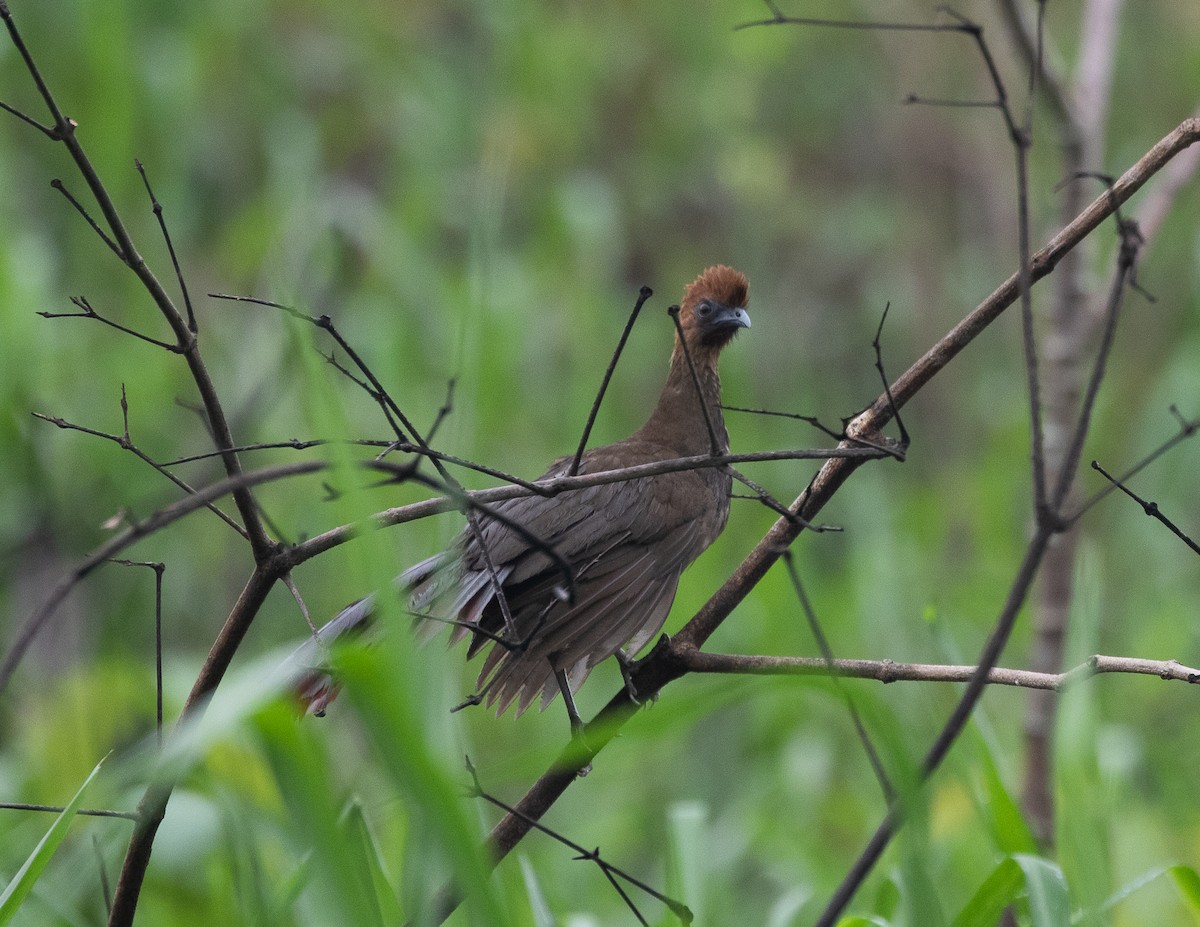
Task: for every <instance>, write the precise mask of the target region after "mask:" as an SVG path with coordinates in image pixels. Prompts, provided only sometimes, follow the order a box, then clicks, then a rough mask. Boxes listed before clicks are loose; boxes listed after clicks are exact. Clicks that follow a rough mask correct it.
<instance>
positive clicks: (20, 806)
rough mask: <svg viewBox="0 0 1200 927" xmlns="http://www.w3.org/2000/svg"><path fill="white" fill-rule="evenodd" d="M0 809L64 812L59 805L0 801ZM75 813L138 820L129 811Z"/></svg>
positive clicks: (93, 809)
mask: <svg viewBox="0 0 1200 927" xmlns="http://www.w3.org/2000/svg"><path fill="white" fill-rule="evenodd" d="M0 808H3V809H4V810H5V811H43V812H46V813H47V814H62V813H63V811H65V810H66V809H65V808H63V807H62V806H61V805H30V804H26V803H25V802H19V801H0ZM75 813H76V814H82V815H84V816H86V817H90V818H123V819H125V820H126V821H136V820H137V819H138V816H137V815H136V814H134V813H133V812H131V811H111V810H109V809H107V808H80V809H79V810H78V811H76V812H75Z"/></svg>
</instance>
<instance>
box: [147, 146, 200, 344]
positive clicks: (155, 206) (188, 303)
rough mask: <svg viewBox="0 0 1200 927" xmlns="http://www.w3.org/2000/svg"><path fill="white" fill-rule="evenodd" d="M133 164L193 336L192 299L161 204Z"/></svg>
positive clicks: (194, 319)
mask: <svg viewBox="0 0 1200 927" xmlns="http://www.w3.org/2000/svg"><path fill="white" fill-rule="evenodd" d="M133 163H134V165H135V166H136V167H137V172H138V173H139V174H141V175H142V183H143V184H145V186H146V195H147V196H149V197H150V208H151V209H152V210H153V212H154V217H155V218H156V219H158V228H159V230H160V231H161V232H162V237H163V241H165V242H166V243H167V253H168V254H170V255H171V266H172V267H174V268H175V280H176V281H177V282H178V283H179V292H180V294H181V295H182V296H183V305H184V308H186V309H187V319H188V328H189V329H190V330H191V332H192V334H195V333H196V312H195V310H194V309H193V308H192V297H191V296H190V295H188V288H187V281H186V280H185V279H184V277H183V271H182V270H180V269H179V258H178V257H177V256H176V254H175V244H174V242H172V241H171V233H170V231H168V229H167V222H166V220H165V219H164V218H163V208H162V204H161V203H159V201H158V197H156V196H155V195H154V190H152V189H151V187H150V178H149V177H147V176H146V169H145V168H144V167H142V162H141V161H139V160H137V159H136V158H135V159H134V162H133Z"/></svg>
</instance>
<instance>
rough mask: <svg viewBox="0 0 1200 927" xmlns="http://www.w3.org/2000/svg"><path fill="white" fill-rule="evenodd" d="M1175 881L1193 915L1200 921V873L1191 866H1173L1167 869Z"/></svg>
mask: <svg viewBox="0 0 1200 927" xmlns="http://www.w3.org/2000/svg"><path fill="white" fill-rule="evenodd" d="M1167 871H1168V872H1170V873H1171V878H1172V879H1173V880H1174V881H1175V888H1176V889H1178V890H1179V895H1180V897H1181V898H1183V900H1184V902H1185V903H1186V904H1187V906H1188V910H1189V911H1191V912H1192V915H1193V916H1194V917H1195V918H1196V919H1197V920H1198V921H1200V874H1198V873H1197V872H1196V870H1195V869H1193V868H1192V867H1191V866H1172V867H1171V868H1170V869H1168V870H1167Z"/></svg>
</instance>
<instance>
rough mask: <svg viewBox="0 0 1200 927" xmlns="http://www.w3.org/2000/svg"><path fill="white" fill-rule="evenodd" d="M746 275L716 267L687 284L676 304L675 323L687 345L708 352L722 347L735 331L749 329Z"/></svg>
mask: <svg viewBox="0 0 1200 927" xmlns="http://www.w3.org/2000/svg"><path fill="white" fill-rule="evenodd" d="M749 289H750V284H749V282H748V281H747V280H746V275H745V274H743V273H742V272H741V271H737V270H734V269H733V268H732V267H729V266H728V265H726V264H716V265H714V266H712V267H709V268H708V269H707V270H705V271H704V272H702V273H701V274H700V276H698V277H697V278H696V279H695V280H693V281H692V282H691V283H689V284H688V285H687V287H686V288H685V289H684V292H683V302H682V303H680V304H679V324H680V325H681V326H682V328H683V330H684V332H685V334H686V336H687V341H688V345H689V346H694V347H696V348H700V349H707V350H711V351H719V350H720V349H721V348H723V347H725V345H727V344H728V343H729V342H730V340H731V339H732V338H733V336H734V335H735V334H736V333H737V331H738V329H739V328H749V327H750V316H749V314H748V313H747V312H746V303H747V300H748V295H749Z"/></svg>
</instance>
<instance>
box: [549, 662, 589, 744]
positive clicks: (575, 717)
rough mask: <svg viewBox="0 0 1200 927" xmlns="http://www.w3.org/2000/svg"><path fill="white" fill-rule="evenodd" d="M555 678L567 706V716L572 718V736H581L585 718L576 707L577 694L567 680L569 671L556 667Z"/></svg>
mask: <svg viewBox="0 0 1200 927" xmlns="http://www.w3.org/2000/svg"><path fill="white" fill-rule="evenodd" d="M554 678H555V679H556V680H558V691H559V692H561V693H562V697H563V702H565V703H566V706H567V717H568V718H570V719H571V736H572V737H573V738H581V737H582V736H583V718H582V717H580V715H579V709H578V708H576V707H575V696H574V695H572V694H571V685H570V683H569V682H567V671H566V670H560V669H556V670H555V671H554Z"/></svg>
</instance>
